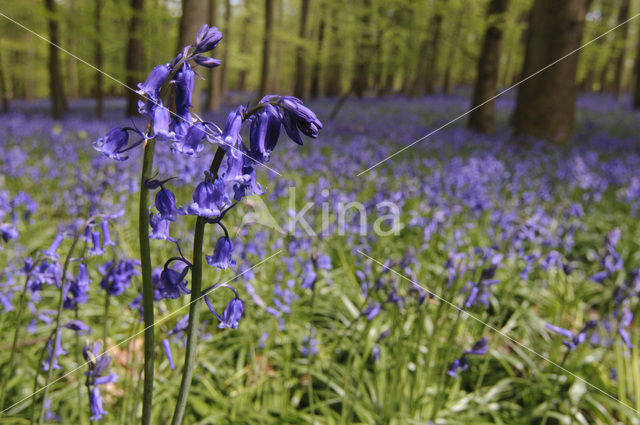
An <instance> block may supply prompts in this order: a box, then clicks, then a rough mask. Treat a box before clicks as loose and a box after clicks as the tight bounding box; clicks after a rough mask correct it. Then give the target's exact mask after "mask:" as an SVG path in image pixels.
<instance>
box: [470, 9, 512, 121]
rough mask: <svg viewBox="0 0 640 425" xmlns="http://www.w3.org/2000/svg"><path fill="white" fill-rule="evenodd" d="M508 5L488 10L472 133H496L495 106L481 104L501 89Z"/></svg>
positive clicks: (472, 117)
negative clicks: (499, 79) (502, 57)
mask: <svg viewBox="0 0 640 425" xmlns="http://www.w3.org/2000/svg"><path fill="white" fill-rule="evenodd" d="M507 5H508V0H491V2H490V3H489V7H488V9H487V22H488V26H487V29H486V30H485V33H484V42H483V44H482V51H481V53H480V57H479V58H478V72H477V75H476V83H475V86H474V89H473V98H472V102H471V109H472V111H471V113H470V114H469V123H468V126H469V128H470V129H472V130H475V131H479V132H481V133H492V132H493V112H494V102H493V101H490V102H487V103H485V104H484V105H482V104H483V103H484V102H486V101H487V100H488V99H491V98H492V97H494V96H495V95H496V91H497V89H498V75H499V73H500V54H501V51H502V33H503V26H504V14H505V12H506V11H507ZM480 105H482V106H480ZM474 108H476V109H474Z"/></svg>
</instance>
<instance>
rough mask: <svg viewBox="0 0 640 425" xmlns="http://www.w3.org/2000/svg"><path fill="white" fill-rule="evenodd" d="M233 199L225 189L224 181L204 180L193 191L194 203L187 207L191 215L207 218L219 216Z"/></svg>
mask: <svg viewBox="0 0 640 425" xmlns="http://www.w3.org/2000/svg"><path fill="white" fill-rule="evenodd" d="M229 204H231V201H230V200H229V197H228V196H227V195H226V193H225V191H224V182H223V181H222V180H221V179H216V180H215V181H214V182H213V183H211V182H208V181H203V182H201V183H200V184H198V186H197V187H196V190H195V191H194V192H193V203H192V204H191V205H189V207H188V208H187V212H188V213H189V214H191V215H198V216H201V217H206V218H217V217H219V216H220V211H221V210H222V209H223V208H225V207H227V206H229Z"/></svg>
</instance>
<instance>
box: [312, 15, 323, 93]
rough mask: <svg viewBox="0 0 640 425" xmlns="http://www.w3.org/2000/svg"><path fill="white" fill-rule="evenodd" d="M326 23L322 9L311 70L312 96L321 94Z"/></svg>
mask: <svg viewBox="0 0 640 425" xmlns="http://www.w3.org/2000/svg"><path fill="white" fill-rule="evenodd" d="M325 25H326V20H325V13H324V10H321V11H320V25H319V27H318V39H317V44H316V55H315V60H314V62H313V71H312V72H311V97H312V98H316V97H319V96H320V81H321V80H320V68H321V67H322V51H323V50H322V46H323V44H324V27H325Z"/></svg>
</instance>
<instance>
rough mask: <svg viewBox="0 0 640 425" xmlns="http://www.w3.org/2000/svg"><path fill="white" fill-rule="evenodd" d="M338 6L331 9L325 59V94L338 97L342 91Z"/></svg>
mask: <svg viewBox="0 0 640 425" xmlns="http://www.w3.org/2000/svg"><path fill="white" fill-rule="evenodd" d="M338 6H340V4H338V5H334V6H333V8H332V9H331V19H330V22H331V27H330V28H331V30H330V37H329V43H330V44H329V45H330V46H331V54H330V55H329V57H328V58H327V72H326V80H325V85H324V86H325V93H326V95H327V96H339V95H340V92H341V91H342V84H341V83H342V80H341V74H342V62H341V59H340V58H341V56H342V55H341V51H342V50H341V49H342V42H341V40H340V37H339V34H340V26H339V25H338V23H339V16H340V12H339V7H338Z"/></svg>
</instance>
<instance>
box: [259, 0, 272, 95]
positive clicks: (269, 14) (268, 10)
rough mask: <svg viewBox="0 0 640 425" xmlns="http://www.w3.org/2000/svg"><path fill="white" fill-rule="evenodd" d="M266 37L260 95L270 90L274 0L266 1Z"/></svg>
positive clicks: (263, 46)
mask: <svg viewBox="0 0 640 425" xmlns="http://www.w3.org/2000/svg"><path fill="white" fill-rule="evenodd" d="M264 6H265V7H264V17H265V20H264V39H263V44H262V72H261V74H260V88H259V90H258V94H259V97H260V98H262V97H263V96H265V95H267V94H268V93H267V91H268V90H269V87H268V85H269V71H270V69H269V68H270V67H269V59H270V58H271V40H272V38H273V0H265V1H264Z"/></svg>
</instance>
